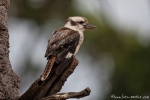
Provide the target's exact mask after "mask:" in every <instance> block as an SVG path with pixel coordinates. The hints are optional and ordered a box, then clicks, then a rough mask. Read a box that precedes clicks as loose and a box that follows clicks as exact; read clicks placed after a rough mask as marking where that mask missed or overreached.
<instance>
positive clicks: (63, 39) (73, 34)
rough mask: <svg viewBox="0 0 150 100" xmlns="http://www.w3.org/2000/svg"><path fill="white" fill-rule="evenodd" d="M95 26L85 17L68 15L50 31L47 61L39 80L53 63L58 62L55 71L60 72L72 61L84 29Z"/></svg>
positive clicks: (46, 73)
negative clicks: (58, 26)
mask: <svg viewBox="0 0 150 100" xmlns="http://www.w3.org/2000/svg"><path fill="white" fill-rule="evenodd" d="M96 28H97V27H96V26H94V25H92V24H89V22H88V20H87V19H86V18H85V17H80V16H73V17H69V18H68V19H67V20H66V21H65V23H64V26H63V27H61V28H58V29H57V30H56V31H54V32H53V33H52V36H51V37H50V39H49V40H48V45H47V50H46V53H45V58H47V60H48V62H47V65H46V67H45V70H44V72H43V74H42V75H41V81H44V80H45V79H46V78H47V77H48V75H49V74H50V72H51V69H52V67H53V65H54V64H58V67H57V69H56V71H55V73H56V74H57V75H58V74H60V73H61V72H62V71H63V70H64V69H65V68H66V67H67V66H68V65H69V63H70V62H71V61H72V58H73V55H75V54H77V52H78V51H79V48H80V46H81V44H82V43H83V40H84V31H85V30H87V29H96Z"/></svg>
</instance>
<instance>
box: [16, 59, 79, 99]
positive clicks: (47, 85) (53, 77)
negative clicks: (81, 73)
mask: <svg viewBox="0 0 150 100" xmlns="http://www.w3.org/2000/svg"><path fill="white" fill-rule="evenodd" d="M77 65H78V60H77V59H76V58H75V57H73V60H72V62H71V63H70V64H69V66H68V67H67V68H66V69H65V70H64V71H63V72H62V73H61V74H60V75H57V74H56V73H55V69H56V68H57V67H58V66H57V65H54V67H53V69H52V71H51V73H50V75H49V76H48V78H47V79H46V80H45V81H44V82H41V81H40V78H39V79H37V80H36V81H35V82H34V83H33V84H32V85H31V87H30V88H29V89H28V90H27V91H26V92H25V93H24V94H23V95H22V96H21V97H20V98H19V100H40V99H42V98H44V97H47V96H49V95H52V94H55V93H57V92H59V91H60V90H61V88H62V86H63V85H64V83H65V81H66V80H67V78H68V77H69V76H70V75H71V73H73V71H74V69H75V68H76V66H77Z"/></svg>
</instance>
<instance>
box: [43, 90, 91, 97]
mask: <svg viewBox="0 0 150 100" xmlns="http://www.w3.org/2000/svg"><path fill="white" fill-rule="evenodd" d="M90 92H91V90H90V88H86V89H84V90H82V91H80V92H67V93H58V94H54V95H50V96H48V97H46V98H43V99H41V100H65V99H69V98H77V99H79V98H83V97H85V96H88V95H90Z"/></svg>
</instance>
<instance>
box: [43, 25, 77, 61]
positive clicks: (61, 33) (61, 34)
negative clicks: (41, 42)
mask: <svg viewBox="0 0 150 100" xmlns="http://www.w3.org/2000/svg"><path fill="white" fill-rule="evenodd" d="M79 37H80V35H79V33H78V32H77V31H74V30H71V29H69V28H66V27H63V28H60V29H58V30H57V31H55V32H54V33H53V35H52V37H51V38H50V39H49V41H48V46H47V50H46V54H45V57H46V58H47V59H49V58H50V57H51V56H56V63H60V62H61V61H62V60H63V59H64V58H65V57H66V55H67V54H68V52H70V53H74V52H75V50H76V47H77V45H78V43H79Z"/></svg>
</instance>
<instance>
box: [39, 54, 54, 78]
mask: <svg viewBox="0 0 150 100" xmlns="http://www.w3.org/2000/svg"><path fill="white" fill-rule="evenodd" d="M55 58H56V57H55V56H52V57H51V58H50V59H49V60H48V62H47V65H46V67H45V70H44V72H43V74H42V75H41V81H44V80H45V79H46V78H47V77H48V75H49V73H50V72H51V69H52V67H53V64H54V62H55Z"/></svg>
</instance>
